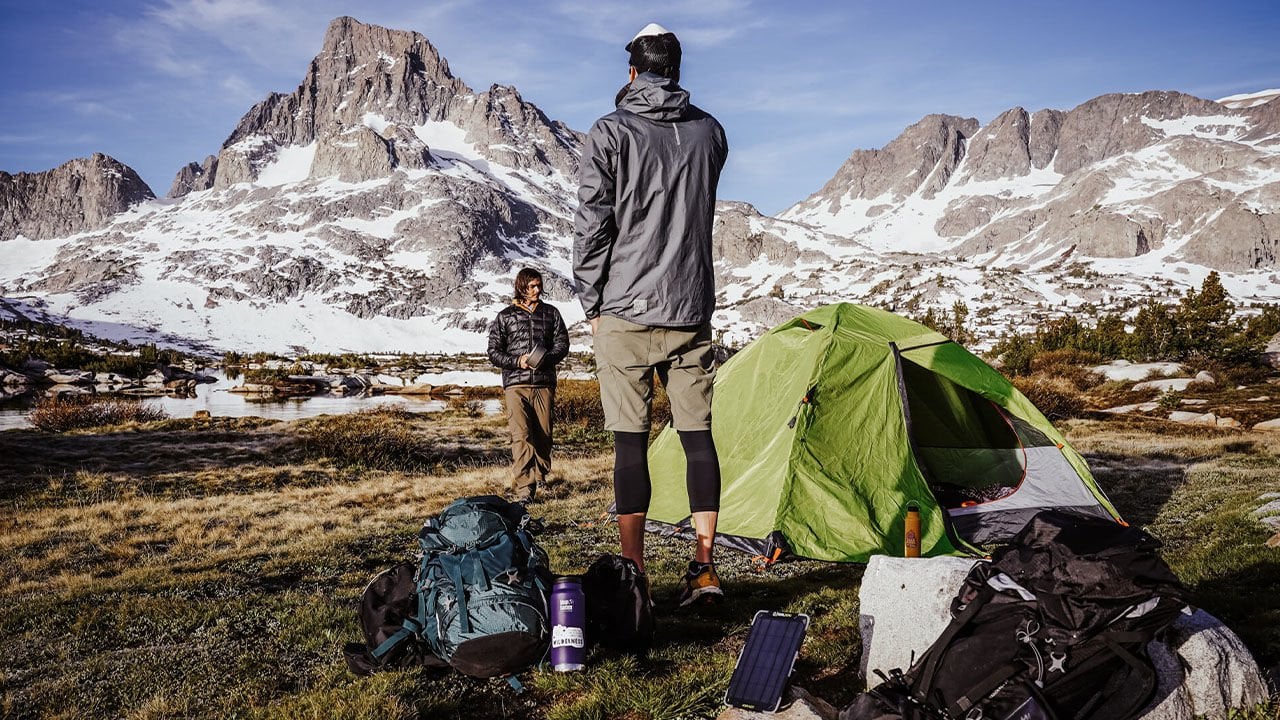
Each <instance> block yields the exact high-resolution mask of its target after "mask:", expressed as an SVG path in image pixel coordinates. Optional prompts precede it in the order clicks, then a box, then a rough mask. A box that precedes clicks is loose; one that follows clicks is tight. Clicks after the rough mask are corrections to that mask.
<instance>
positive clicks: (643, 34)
mask: <svg viewBox="0 0 1280 720" xmlns="http://www.w3.org/2000/svg"><path fill="white" fill-rule="evenodd" d="M626 49H627V51H628V52H629V53H630V54H631V58H630V60H631V62H630V64H631V68H630V78H629V82H628V84H627V85H626V86H624V87H623V88H622V90H621V91H620V92H619V93H618V97H617V99H616V101H615V104H616V105H617V108H618V109H617V110H615V111H614V112H612V113H610V114H608V115H605V116H604V117H602V118H600V119H599V120H598V121H596V124H595V125H594V126H592V128H591V132H590V133H589V134H588V135H587V142H586V147H585V148H584V149H583V156H582V169H581V176H580V186H579V190H578V202H579V206H578V213H577V217H576V218H575V222H574V229H575V239H574V248H573V250H574V252H573V255H574V257H573V265H574V267H573V271H574V280H575V282H576V283H577V289H578V294H579V297H580V299H581V301H582V307H583V309H584V310H586V314H587V318H588V319H589V320H590V322H591V331H592V333H593V334H594V344H595V355H596V367H597V372H598V375H599V379H600V399H601V402H602V403H603V405H604V413H605V429H607V430H611V431H613V437H614V466H613V491H614V499H615V500H616V502H617V507H616V510H617V513H618V533H619V535H620V538H621V544H622V555H623V556H624V557H627V558H630V559H631V560H633V561H635V563H636V565H637V566H638V567H639V569H640V570H641V571H643V570H644V525H645V516H646V514H647V513H648V511H649V499H650V496H651V492H652V489H651V486H650V483H649V465H648V440H649V420H650V413H651V410H652V401H653V375H654V373H655V371H656V372H657V374H658V375H659V377H660V378H661V379H662V383H663V385H664V386H665V387H666V388H667V395H668V397H669V398H670V400H671V414H672V424H673V425H674V426H675V429H676V430H677V431H678V432H679V434H680V442H681V444H682V445H683V446H684V452H685V457H686V459H687V461H688V463H687V464H688V470H687V476H686V479H685V480H686V485H687V488H688V491H689V511H690V514H691V515H692V517H693V525H694V529H695V531H696V532H697V535H698V546H697V551H696V554H695V557H694V560H693V562H690V563H689V571H688V573H687V574H686V575H685V587H684V590H683V592H682V593H681V595H680V604H681V605H690V604H692V603H695V602H700V603H708V602H715V601H717V600H719V598H720V597H721V596H722V592H721V589H720V579H719V577H718V576H717V575H716V571H715V565H714V564H713V558H712V547H713V545H712V543H713V541H714V539H715V532H716V516H717V514H718V513H719V510H720V464H719V460H718V458H717V457H716V448H715V444H714V443H713V442H712V439H711V383H712V379H713V378H714V374H715V373H714V369H713V358H712V349H711V315H712V312H713V310H714V309H715V278H714V275H713V270H712V263H711V225H712V216H713V214H714V212H715V203H716V185H717V184H718V183H719V181H720V170H721V168H723V167H724V161H725V157H726V156H727V155H728V152H729V147H728V142H727V141H726V140H725V136H724V129H723V128H722V127H720V123H718V122H716V119H715V118H713V117H711V116H710V115H709V114H707V113H705V112H703V111H702V110H699V109H698V108H697V107H695V106H693V105H691V104H690V103H689V93H688V92H687V91H685V90H684V89H683V88H681V87H680V85H679V82H680V41H679V40H677V39H676V36H675V35H673V34H672V33H671V32H669V31H668V30H667V29H666V28H663V27H662V26H660V25H657V24H655V23H650V24H649V25H646V26H645V27H644V29H642V30H641V31H640V32H639V33H638V34H637V35H636V36H635V38H633V39H632V40H631V42H630V43H628V44H627V46H626Z"/></svg>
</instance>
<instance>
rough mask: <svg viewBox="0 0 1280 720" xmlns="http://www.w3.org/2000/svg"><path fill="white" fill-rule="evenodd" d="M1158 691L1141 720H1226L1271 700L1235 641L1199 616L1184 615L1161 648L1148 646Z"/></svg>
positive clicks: (1209, 618)
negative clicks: (1238, 711) (1237, 710)
mask: <svg viewBox="0 0 1280 720" xmlns="http://www.w3.org/2000/svg"><path fill="white" fill-rule="evenodd" d="M1147 653H1148V654H1149V655H1150V656H1151V662H1152V664H1153V665H1155V668H1156V675H1157V677H1158V678H1159V685H1158V687H1157V689H1156V702H1155V704H1154V705H1153V706H1152V707H1149V708H1147V710H1146V712H1145V713H1144V714H1143V715H1142V717H1143V718H1144V720H1190V718H1194V717H1201V716H1207V717H1211V718H1221V717H1226V716H1227V714H1228V712H1229V711H1230V710H1232V709H1235V708H1248V707H1253V706H1255V705H1258V704H1260V703H1263V702H1266V701H1267V699H1268V698H1269V697H1270V694H1269V693H1268V692H1267V685H1266V682H1265V681H1263V679H1262V673H1261V672H1260V671H1259V669H1258V664H1257V663H1256V662H1254V660H1253V656H1252V655H1250V654H1249V649H1248V648H1246V647H1245V646H1244V643H1243V642H1241V640H1240V638H1239V636H1237V635H1236V634H1235V633H1233V632H1232V631H1231V630H1230V629H1229V628H1227V626H1225V625H1223V624H1222V621H1220V620H1218V619H1217V618H1215V617H1214V616H1212V615H1210V614H1209V613H1207V612H1205V611H1203V610H1196V611H1195V612H1184V613H1183V615H1182V616H1180V617H1179V618H1178V619H1177V620H1176V621H1175V622H1174V624H1173V626H1172V627H1170V628H1169V629H1168V631H1166V633H1165V637H1164V639H1163V642H1161V641H1155V642H1152V643H1150V644H1149V645H1147Z"/></svg>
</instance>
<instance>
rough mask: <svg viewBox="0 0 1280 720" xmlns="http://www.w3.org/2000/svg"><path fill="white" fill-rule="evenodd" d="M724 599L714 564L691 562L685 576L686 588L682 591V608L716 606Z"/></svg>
mask: <svg viewBox="0 0 1280 720" xmlns="http://www.w3.org/2000/svg"><path fill="white" fill-rule="evenodd" d="M723 599H724V590H721V589H720V576H719V575H717V574H716V566H715V565H714V564H712V563H706V564H704V563H700V562H696V561H695V562H690V563H689V571H688V572H686V573H685V574H684V588H683V589H682V590H681V591H680V607H688V606H690V605H716V604H718V603H719V602H720V601H721V600H723Z"/></svg>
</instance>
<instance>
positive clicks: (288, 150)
mask: <svg viewBox="0 0 1280 720" xmlns="http://www.w3.org/2000/svg"><path fill="white" fill-rule="evenodd" d="M315 157H316V143H315V142H312V143H311V144H310V145H290V146H288V147H283V148H280V151H279V152H278V153H276V158H275V160H273V161H271V163H270V164H268V165H267V166H266V167H264V168H262V170H261V171H260V172H259V173H258V179H257V180H256V181H255V182H254V184H255V185H261V186H264V187H274V186H276V185H287V184H289V183H295V182H302V181H303V180H306V179H307V177H308V176H309V175H310V174H311V161H312V160H314V159H315Z"/></svg>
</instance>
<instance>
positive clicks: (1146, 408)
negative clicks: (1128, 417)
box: [1102, 402, 1160, 414]
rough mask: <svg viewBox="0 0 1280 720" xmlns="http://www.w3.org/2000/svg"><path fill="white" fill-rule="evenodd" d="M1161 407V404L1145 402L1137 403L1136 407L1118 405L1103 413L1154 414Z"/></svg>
mask: <svg viewBox="0 0 1280 720" xmlns="http://www.w3.org/2000/svg"><path fill="white" fill-rule="evenodd" d="M1159 407H1160V403H1155V402H1144V403H1137V404H1134V405H1117V406H1115V407H1113V408H1107V409H1106V410H1103V411H1102V412H1104V413H1113V414H1120V413H1131V412H1154V411H1155V410H1156V409H1157V408H1159Z"/></svg>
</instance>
